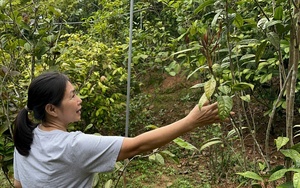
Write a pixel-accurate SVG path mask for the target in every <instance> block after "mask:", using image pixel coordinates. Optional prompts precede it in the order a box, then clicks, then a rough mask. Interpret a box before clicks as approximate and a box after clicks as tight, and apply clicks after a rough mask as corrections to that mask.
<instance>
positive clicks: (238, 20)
mask: <svg viewBox="0 0 300 188" xmlns="http://www.w3.org/2000/svg"><path fill="white" fill-rule="evenodd" d="M233 24H234V25H235V26H236V27H237V28H240V27H242V26H243V25H244V19H243V17H242V16H241V15H240V14H237V13H236V15H235V18H234V21H233Z"/></svg>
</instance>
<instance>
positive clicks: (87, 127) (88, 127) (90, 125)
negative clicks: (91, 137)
mask: <svg viewBox="0 0 300 188" xmlns="http://www.w3.org/2000/svg"><path fill="white" fill-rule="evenodd" d="M92 127H93V124H92V123H90V124H89V125H88V126H86V128H85V129H84V132H86V131H87V130H89V129H90V128H92Z"/></svg>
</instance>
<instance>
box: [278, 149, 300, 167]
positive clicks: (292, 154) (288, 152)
mask: <svg viewBox="0 0 300 188" xmlns="http://www.w3.org/2000/svg"><path fill="white" fill-rule="evenodd" d="M280 152H281V153H282V154H283V155H284V156H286V157H289V158H291V159H292V160H293V161H294V163H295V165H296V166H297V167H299V166H300V154H299V152H297V151H296V150H293V149H285V150H280Z"/></svg>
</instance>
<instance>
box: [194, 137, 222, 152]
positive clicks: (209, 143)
mask: <svg viewBox="0 0 300 188" xmlns="http://www.w3.org/2000/svg"><path fill="white" fill-rule="evenodd" d="M222 143H223V142H222V140H221V139H220V138H212V139H210V140H208V141H207V142H206V143H205V144H203V145H202V146H201V148H200V150H199V151H202V150H204V149H205V148H208V147H210V146H213V145H216V144H222Z"/></svg>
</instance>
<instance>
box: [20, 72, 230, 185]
mask: <svg viewBox="0 0 300 188" xmlns="http://www.w3.org/2000/svg"><path fill="white" fill-rule="evenodd" d="M81 103H82V100H81V99H80V98H79V97H78V96H77V95H76V92H75V89H74V86H73V85H72V84H71V82H70V81H69V79H68V77H67V76H66V75H64V74H61V73H58V72H49V73H44V74H41V75H40V76H38V77H37V78H35V79H34V80H33V81H32V83H31V84H30V86H29V89H28V100H27V105H26V106H25V108H24V109H22V110H21V111H20V112H19V114H18V116H17V118H16V122H15V128H14V143H15V148H16V150H15V152H14V178H15V180H14V185H15V187H17V188H18V187H25V188H27V187H30V188H33V187H47V188H51V187H55V188H58V187H62V188H65V187H76V188H80V187H92V182H93V174H94V173H96V172H107V171H111V170H113V168H114V165H115V162H116V161H119V160H123V159H126V158H130V157H133V156H134V155H136V154H139V153H143V152H145V151H151V150H152V149H155V148H158V147H160V146H163V145H165V144H167V143H168V142H170V141H172V140H173V139H175V138H176V137H178V136H181V135H183V134H184V133H186V132H189V131H191V130H193V129H194V128H196V127H199V126H205V125H208V124H212V123H215V122H220V121H221V120H220V118H219V117H218V108H217V104H216V103H214V104H211V105H207V104H206V105H204V106H203V107H202V108H201V110H200V109H199V108H198V106H197V105H196V106H195V107H194V109H193V110H192V111H191V112H190V113H189V114H188V115H187V116H186V117H185V118H183V119H181V120H179V121H177V122H175V123H172V124H170V125H167V126H164V127H161V128H158V129H156V130H152V131H149V132H146V133H143V134H141V135H139V136H136V137H134V138H126V137H125V138H124V137H119V136H95V135H90V134H84V133H82V132H79V131H76V132H67V127H68V124H69V123H72V122H77V121H79V120H80V114H81ZM29 112H32V113H33V115H34V117H35V119H37V120H39V121H40V122H41V123H40V124H34V123H33V122H32V121H31V120H30V119H29V118H28V113H29ZM232 114H233V112H232Z"/></svg>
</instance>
